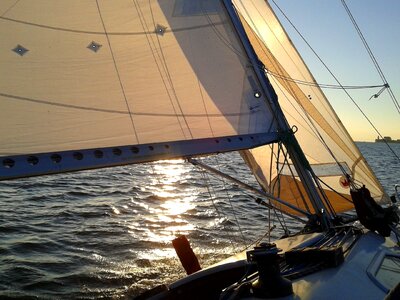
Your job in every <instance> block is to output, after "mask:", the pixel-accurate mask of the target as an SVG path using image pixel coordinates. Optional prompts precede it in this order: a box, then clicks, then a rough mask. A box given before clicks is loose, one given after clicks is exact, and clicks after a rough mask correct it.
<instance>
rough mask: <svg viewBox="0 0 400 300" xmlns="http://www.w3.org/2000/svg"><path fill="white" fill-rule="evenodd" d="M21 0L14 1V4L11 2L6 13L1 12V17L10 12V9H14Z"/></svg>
mask: <svg viewBox="0 0 400 300" xmlns="http://www.w3.org/2000/svg"><path fill="white" fill-rule="evenodd" d="M20 1H21V0H17V1H15V2H14V4H11V5H10V7H9V8H7V9H6V11H5V12H4V13H2V14H1V17H4V16H5V15H6V14H7V13H8V12H10V10H12V9H13V8H14V7H15V6H16V5H17V4H18V2H20Z"/></svg>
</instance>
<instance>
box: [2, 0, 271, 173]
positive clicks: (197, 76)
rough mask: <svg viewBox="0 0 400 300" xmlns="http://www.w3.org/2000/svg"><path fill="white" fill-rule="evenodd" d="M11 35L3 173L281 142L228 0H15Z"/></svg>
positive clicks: (6, 23) (5, 22) (10, 4)
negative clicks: (227, 9) (226, 3)
mask: <svg viewBox="0 0 400 300" xmlns="http://www.w3.org/2000/svg"><path fill="white" fill-rule="evenodd" d="M0 35H1V37H2V38H1V39H2V42H1V44H0V72H1V73H0V77H1V80H0V119H1V126H0V137H1V141H2V142H1V145H0V179H7V178H13V177H22V176H32V175H40V174H46V173H55V172H64V171H73V170H79V169H89V168H96V167H105V166H110V165H121V164H127V163H135V162H141V161H151V160H154V159H159V158H168V157H184V156H187V155H197V154H203V153H213V152H222V151H228V150H235V149H247V148H250V147H254V146H259V145H262V144H266V143H269V142H272V141H275V140H276V139H277V126H276V124H275V121H274V117H273V114H272V113H271V112H270V109H269V108H268V104H267V103H268V101H267V99H265V97H264V95H263V94H262V93H261V92H260V91H261V88H260V87H259V82H258V80H257V78H256V76H255V74H254V71H253V68H252V66H251V65H250V63H249V61H248V59H247V57H246V54H245V51H244V50H243V49H242V46H241V43H240V41H239V40H238V37H237V36H236V34H235V31H234V29H233V27H232V25H231V22H230V20H229V19H228V17H227V15H226V13H225V10H224V8H223V4H222V2H221V1H217V0H208V1H189V0H176V1H167V0H165V1H156V0H146V1H145V0H140V1H139V0H134V1H132V0H116V1H108V0H97V1H80V0H58V1H54V0H38V1H23V0H22V1H14V0H4V1H1V2H0ZM222 138H223V139H222ZM190 141H194V143H191V142H190ZM133 146H134V147H133ZM141 146H143V147H141ZM199 149H200V150H199Z"/></svg>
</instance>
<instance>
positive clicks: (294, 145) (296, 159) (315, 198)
mask: <svg viewBox="0 0 400 300" xmlns="http://www.w3.org/2000/svg"><path fill="white" fill-rule="evenodd" d="M223 2H224V6H225V8H226V10H227V13H228V15H229V17H230V19H231V21H232V23H233V26H234V28H235V30H236V33H237V35H238V37H239V39H240V40H241V42H242V45H243V47H244V49H245V51H246V53H247V55H248V57H249V59H250V61H251V65H252V66H253V69H254V72H255V74H256V76H257V78H258V80H259V82H260V84H261V87H262V92H263V93H264V94H265V95H266V96H267V98H268V99H269V102H268V103H267V104H268V105H269V106H270V107H271V111H273V112H274V113H275V118H276V119H277V123H278V127H279V130H280V131H281V132H280V133H281V141H282V142H283V144H284V145H285V147H286V149H287V151H288V153H289V156H290V158H291V160H292V162H293V165H294V166H295V169H296V171H297V174H298V176H299V178H300V180H301V181H302V183H303V185H304V188H305V190H306V193H307V195H308V197H309V198H310V201H311V203H312V206H313V208H314V210H315V211H316V213H317V216H318V218H319V220H320V222H321V224H322V226H323V227H324V228H325V229H327V228H329V227H330V225H331V222H330V219H331V217H332V216H330V214H329V211H328V210H327V209H326V208H325V205H324V203H323V201H322V199H321V196H320V192H319V191H318V189H317V187H316V184H315V175H314V172H313V170H312V168H311V166H310V163H309V162H308V160H307V158H306V156H305V155H304V153H303V151H302V149H301V147H300V145H299V143H298V141H297V139H296V137H295V135H294V132H293V130H292V129H291V128H290V126H289V123H288V122H287V120H286V118H285V115H284V114H283V111H282V109H281V107H280V105H279V102H278V97H277V95H276V93H275V91H274V89H273V87H272V85H271V83H270V81H269V79H268V78H267V76H266V75H265V72H264V71H263V70H262V69H261V68H260V67H258V66H260V65H261V62H260V61H259V59H258V57H257V54H256V53H255V51H254V49H253V47H252V45H251V43H250V41H249V39H248V37H247V34H246V32H245V30H244V28H243V26H242V23H241V21H240V19H239V17H238V15H237V13H236V10H235V8H234V5H233V3H232V0H223Z"/></svg>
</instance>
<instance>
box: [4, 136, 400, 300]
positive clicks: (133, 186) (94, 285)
mask: <svg viewBox="0 0 400 300" xmlns="http://www.w3.org/2000/svg"><path fill="white" fill-rule="evenodd" d="M358 145H359V147H360V149H361V151H362V152H363V153H364V154H365V156H366V158H367V160H368V161H369V162H370V164H371V166H372V167H373V169H374V170H375V172H376V174H377V176H378V178H379V179H380V180H381V182H382V184H383V185H384V188H385V189H386V191H387V192H388V193H390V194H391V193H393V186H394V184H396V183H400V180H399V177H400V163H399V161H398V160H397V159H396V158H394V157H393V155H392V154H391V153H390V152H388V150H387V148H386V146H385V145H384V144H374V143H358ZM392 147H393V148H394V149H395V151H396V152H397V153H398V155H400V144H393V145H392ZM240 162H241V160H240V158H239V157H238V155H237V154H229V155H223V156H218V158H217V159H211V158H209V159H208V163H210V164H213V165H215V166H219V165H221V166H222V165H224V166H226V167H224V168H223V170H224V171H226V172H228V173H230V174H232V175H235V176H236V177H239V178H241V179H242V180H243V181H245V182H248V183H249V184H253V185H255V182H254V180H253V179H252V177H251V176H249V175H248V173H247V169H246V168H245V166H244V165H243V163H240ZM209 181H211V183H212V186H213V189H212V190H209V189H207V186H208V184H207V183H208V182H209ZM210 195H211V197H210ZM229 199H230V201H229ZM231 203H232V204H233V205H231ZM0 216H1V217H0V298H5V297H6V296H7V297H11V298H19V297H20V298H23V299H26V298H33V299H36V298H39V299H47V298H48V299H54V298H65V299H73V298H84V299H88V298H89V299H90V298H93V299H98V298H106V299H109V298H113V299H119V298H122V299H123V298H126V297H129V296H131V295H137V294H138V293H140V292H141V291H143V290H145V289H147V288H149V287H152V286H155V285H158V284H161V283H167V282H170V281H172V280H175V279H178V278H180V277H182V276H184V275H185V274H184V272H183V270H182V267H181V266H180V263H179V261H178V259H177V258H176V256H175V253H174V250H173V248H172V246H171V240H172V239H173V238H174V237H175V236H176V235H177V234H186V235H187V236H188V238H189V239H190V241H191V244H192V247H193V248H194V251H195V252H196V253H197V254H198V256H199V259H200V263H201V264H202V265H203V266H207V265H210V264H212V263H215V262H217V261H219V260H221V259H223V258H225V257H227V256H229V255H231V254H232V253H235V252H237V251H239V250H242V249H244V248H245V246H246V245H248V244H250V243H251V242H252V241H254V240H256V239H257V238H259V237H260V236H262V235H263V234H264V232H265V229H266V227H267V225H268V211H266V210H265V209H262V208H260V207H259V206H258V205H257V204H255V203H254V202H253V200H252V198H251V197H250V196H249V195H246V194H243V193H242V192H241V191H240V190H239V188H238V187H236V186H233V185H231V184H227V183H224V182H222V181H220V180H218V179H216V178H214V177H210V176H206V175H205V174H204V173H202V172H200V171H198V170H197V169H196V168H195V167H193V166H191V165H189V164H186V163H184V162H183V161H180V160H178V161H173V162H158V163H153V164H146V165H138V166H126V167H119V168H114V169H107V170H98V171H88V172H81V173H76V174H62V175H56V176H46V177H40V178H31V179H23V180H18V181H10V182H2V183H0ZM273 222H274V223H276V224H277V223H278V221H277V220H273ZM286 222H287V225H288V227H289V228H290V229H291V230H292V231H296V230H297V229H299V228H300V226H299V224H297V223H295V222H292V221H290V220H286ZM238 223H239V224H240V227H239V226H238V225H237V224H238ZM277 225H279V224H277ZM278 228H279V226H278ZM282 234H283V232H282V230H280V229H276V230H274V231H273V232H272V237H273V238H277V237H279V236H281V235H282Z"/></svg>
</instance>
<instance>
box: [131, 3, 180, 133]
mask: <svg viewBox="0 0 400 300" xmlns="http://www.w3.org/2000/svg"><path fill="white" fill-rule="evenodd" d="M132 3H133V5H134V6H135V9H136V12H137V14H138V16H139V21H140V23H141V25H142V28H143V30H145V31H146V29H147V31H148V30H149V28H148V26H147V24H146V20H145V17H144V15H143V12H142V11H141V9H140V6H139V4H138V3H137V2H136V0H132ZM152 34H154V32H153V33H152ZM146 40H147V43H148V45H149V49H150V52H151V54H152V56H153V59H154V63H155V65H156V67H157V70H158V73H159V74H160V77H161V80H162V82H163V85H164V88H165V91H166V93H167V95H168V99H169V101H170V103H171V106H172V109H173V111H174V113H175V117H176V120H177V122H178V124H179V127H180V129H181V132H182V135H183V137H184V138H185V139H186V134H185V131H184V129H183V126H182V124H181V121H180V119H179V116H178V114H177V110H176V108H175V105H174V103H173V100H172V98H173V97H172V95H171V93H170V91H169V89H168V86H167V82H166V81H165V78H164V76H163V74H162V70H161V67H160V64H159V62H158V60H157V57H156V54H157V56H158V51H155V50H153V49H155V48H156V45H155V44H154V42H153V40H152V39H151V36H149V34H146ZM158 59H159V60H161V58H160V57H158ZM162 67H164V66H163V65H162ZM164 72H165V69H164ZM181 113H182V111H181Z"/></svg>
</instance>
